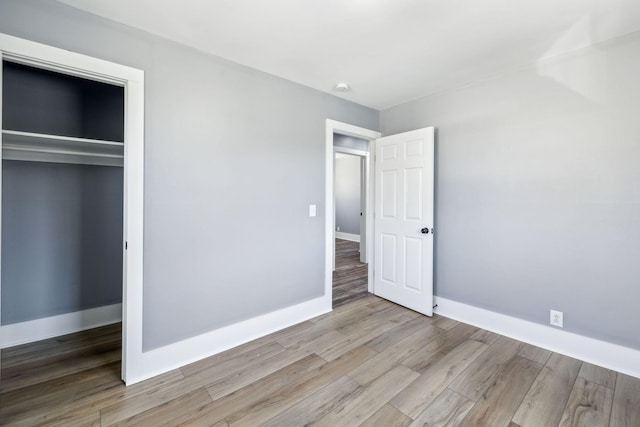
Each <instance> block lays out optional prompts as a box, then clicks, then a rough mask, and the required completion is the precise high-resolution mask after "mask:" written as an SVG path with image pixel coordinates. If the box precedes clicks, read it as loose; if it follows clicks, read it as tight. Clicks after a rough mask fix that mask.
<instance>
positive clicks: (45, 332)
mask: <svg viewBox="0 0 640 427" xmlns="http://www.w3.org/2000/svg"><path fill="white" fill-rule="evenodd" d="M121 320H122V304H113V305H106V306H104V307H97V308H91V309H88V310H82V311H76V312H73V313H66V314H60V315H58V316H51V317H45V318H42V319H36V320H29V321H27V322H20V323H13V324H10V325H4V326H1V327H0V348H8V347H13V346H16V345H20V344H27V343H30V342H34V341H40V340H44V339H47V338H52V337H58V336H60V335H65V334H71V333H73V332H80V331H84V330H85V329H91V328H97V327H99V326H104V325H110V324H112V323H117V322H120V321H121Z"/></svg>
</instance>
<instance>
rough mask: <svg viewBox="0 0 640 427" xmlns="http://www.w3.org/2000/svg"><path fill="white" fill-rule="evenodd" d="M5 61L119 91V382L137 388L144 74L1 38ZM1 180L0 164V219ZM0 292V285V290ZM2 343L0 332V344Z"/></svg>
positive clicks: (0, 51) (139, 371)
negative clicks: (121, 185)
mask: <svg viewBox="0 0 640 427" xmlns="http://www.w3.org/2000/svg"><path fill="white" fill-rule="evenodd" d="M4 59H7V60H10V61H13V62H19V63H22V64H25V65H32V66H36V67H38V68H44V69H48V70H52V71H57V72H61V73H64V74H70V75H74V76H78V77H83V78H87V79H91V80H97V81H102V82H106V83H111V84H116V85H119V86H122V87H124V92H125V118H124V119H125V120H124V126H125V129H124V142H125V144H124V171H123V174H124V176H123V180H124V188H123V248H122V256H123V265H122V269H123V272H122V273H123V277H122V287H123V288H122V375H121V378H122V380H123V381H124V382H125V383H133V382H136V381H137V378H139V377H140V376H141V375H142V373H143V364H142V361H143V352H142V308H143V299H142V297H143V295H142V292H143V259H144V253H143V249H144V248H143V243H144V240H143V237H144V71H142V70H138V69H135V68H131V67H128V66H124V65H120V64H115V63H112V62H108V61H104V60H101V59H97V58H93V57H90V56H87V55H82V54H79V53H76V52H71V51H68V50H64V49H60V48H56V47H52V46H47V45H44V44H41V43H36V42H32V41H29V40H25V39H21V38H18V37H14V36H10V35H7V34H2V33H0V60H4ZM1 83H2V69H1V68H0V100H1V99H2V84H1ZM1 117H2V102H0V128H1V127H2V126H1V125H2V122H1ZM1 144H2V136H1V134H0V145H1ZM1 177H2V163H1V162H0V215H1V212H2V197H1V196H2V187H1ZM1 220H2V219H1V216H0V221H1ZM0 233H1V229H0ZM1 237H2V236H1V235H0V238H1ZM1 256H2V254H1V253H0V257H1ZM1 286H2V283H1V282H0V290H1ZM0 297H1V292H0ZM2 338H3V334H2V328H1V327H0V340H2ZM1 344H2V341H0V347H2V345H1ZM0 362H1V361H0Z"/></svg>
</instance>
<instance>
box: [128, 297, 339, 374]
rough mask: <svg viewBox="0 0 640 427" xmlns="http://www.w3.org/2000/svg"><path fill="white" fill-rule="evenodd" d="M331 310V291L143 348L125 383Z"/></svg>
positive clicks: (211, 354) (190, 361)
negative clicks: (138, 372) (137, 368)
mask: <svg viewBox="0 0 640 427" xmlns="http://www.w3.org/2000/svg"><path fill="white" fill-rule="evenodd" d="M331 310H332V307H331V295H329V296H326V295H325V296H323V297H320V298H316V299H313V300H311V301H307V302H303V303H300V304H297V305H294V306H291V307H286V308H283V309H280V310H277V311H274V312H271V313H267V314H264V315H262V316H258V317H254V318H252V319H248V320H245V321H242V322H239V323H235V324H233V325H229V326H225V327H223V328H220V329H216V330H214V331H211V332H207V333H205V334H202V335H198V336H196V337H193V338H188V339H186V340H183V341H180V342H177V343H175V344H170V345H168V346H165V347H161V348H158V349H155V350H151V351H148V352H144V353H142V360H143V363H142V366H143V372H142V375H139V376H137V377H135V378H130V379H127V386H128V385H131V384H135V383H137V382H140V381H143V380H146V379H148V378H151V377H154V376H156V375H160V374H163V373H165V372H168V371H171V370H173V369H177V368H180V367H182V366H185V365H188V364H189V363H193V362H196V361H198V360H202V359H204V358H207V357H209V356H213V355H214V354H217V353H220V352H223V351H225V350H228V349H230V348H233V347H237V346H239V345H241V344H244V343H247V342H249V341H252V340H254V339H256V338H260V337H263V336H265V335H268V334H270V333H273V332H276V331H279V330H281V329H284V328H286V327H289V326H292V325H295V324H297V323H301V322H304V321H306V320H309V319H311V318H313V317H316V316H319V315H321V314H325V313H328V312H330V311H331Z"/></svg>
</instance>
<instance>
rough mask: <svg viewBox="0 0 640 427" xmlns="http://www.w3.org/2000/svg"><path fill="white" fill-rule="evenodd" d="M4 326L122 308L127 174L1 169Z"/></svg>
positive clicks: (17, 166) (94, 169) (70, 168)
mask: <svg viewBox="0 0 640 427" xmlns="http://www.w3.org/2000/svg"><path fill="white" fill-rule="evenodd" d="M2 172H3V173H2V324H3V325H7V324H12V323H18V322H24V321H28V320H33V319H39V318H43V317H48V316H54V315H58V314H64V313H70V312H75V311H79V310H84V309H88V308H94V307H100V306H104V305H110V304H116V303H119V302H121V301H122V208H123V207H122V188H123V182H122V172H123V170H122V168H118V167H104V166H87V165H70V164H60V163H43V162H22V161H12V160H4V161H3V162H2Z"/></svg>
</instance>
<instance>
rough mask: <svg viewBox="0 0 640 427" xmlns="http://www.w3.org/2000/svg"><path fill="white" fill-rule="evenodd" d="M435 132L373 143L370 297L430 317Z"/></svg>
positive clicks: (413, 132) (395, 137)
mask: <svg viewBox="0 0 640 427" xmlns="http://www.w3.org/2000/svg"><path fill="white" fill-rule="evenodd" d="M433 147H434V128H433V127H429V128H425V129H418V130H414V131H411V132H405V133H401V134H397V135H391V136H387V137H384V138H380V139H378V140H377V141H376V159H375V168H376V185H375V187H376V188H375V193H376V196H375V260H374V262H375V266H374V293H375V294H376V295H378V296H380V297H382V298H385V299H388V300H390V301H393V302H395V303H397V304H400V305H403V306H405V307H408V308H410V309H412V310H415V311H417V312H420V313H423V314H426V315H428V316H431V315H432V314H433V190H434V188H433V182H434V181H433V176H434V174H433V160H434V156H433Z"/></svg>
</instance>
